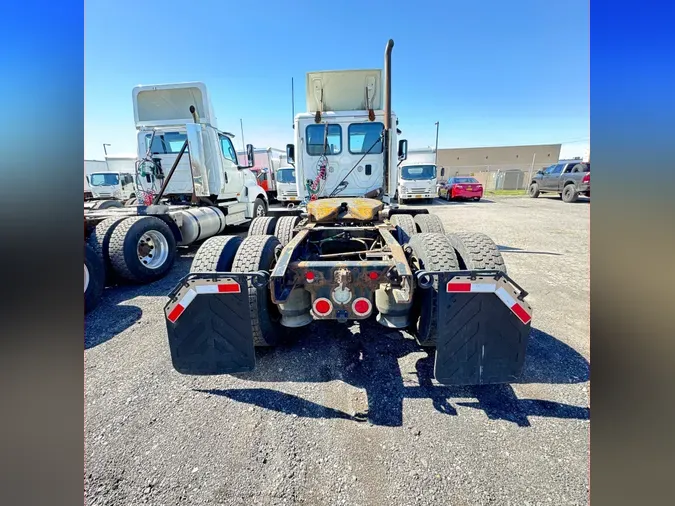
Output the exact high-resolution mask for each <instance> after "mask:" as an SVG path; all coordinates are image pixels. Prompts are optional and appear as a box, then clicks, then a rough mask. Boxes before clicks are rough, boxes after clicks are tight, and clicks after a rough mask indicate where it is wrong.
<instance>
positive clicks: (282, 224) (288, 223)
mask: <svg viewBox="0 0 675 506" xmlns="http://www.w3.org/2000/svg"><path fill="white" fill-rule="evenodd" d="M299 222H300V216H282V217H281V218H279V220H278V221H277V225H276V227H275V228H274V235H275V236H276V238H277V239H279V242H280V243H281V245H282V246H286V245H287V244H288V243H289V242H291V239H293V235H294V233H293V229H294V228H295V227H296V226H297V224H298V223H299Z"/></svg>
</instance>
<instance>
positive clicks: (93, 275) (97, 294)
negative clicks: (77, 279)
mask: <svg viewBox="0 0 675 506" xmlns="http://www.w3.org/2000/svg"><path fill="white" fill-rule="evenodd" d="M104 284H105V266H104V264H103V259H102V258H101V256H100V255H99V254H98V253H97V252H96V251H95V250H94V248H92V247H91V246H90V245H88V244H85V245H84V312H85V314H86V313H88V312H89V311H91V310H92V309H94V308H95V307H96V306H98V304H99V302H101V297H102V296H103V286H104Z"/></svg>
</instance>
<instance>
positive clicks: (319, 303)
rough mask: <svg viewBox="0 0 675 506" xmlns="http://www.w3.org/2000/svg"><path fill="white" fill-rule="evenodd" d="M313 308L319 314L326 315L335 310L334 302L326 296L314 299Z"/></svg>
mask: <svg viewBox="0 0 675 506" xmlns="http://www.w3.org/2000/svg"><path fill="white" fill-rule="evenodd" d="M313 308H314V312H315V313H316V314H318V315H319V316H326V315H327V314H329V313H330V312H332V311H333V303H332V302H331V301H330V300H328V299H326V298H324V297H320V298H318V299H316V300H315V301H314V305H313Z"/></svg>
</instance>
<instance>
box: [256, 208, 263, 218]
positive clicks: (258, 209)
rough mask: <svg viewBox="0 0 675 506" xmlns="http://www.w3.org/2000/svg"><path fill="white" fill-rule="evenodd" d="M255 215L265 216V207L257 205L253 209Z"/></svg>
mask: <svg viewBox="0 0 675 506" xmlns="http://www.w3.org/2000/svg"><path fill="white" fill-rule="evenodd" d="M255 215H256V216H257V217H259V218H260V217H262V216H265V208H264V207H263V206H258V208H257V209H256V210H255Z"/></svg>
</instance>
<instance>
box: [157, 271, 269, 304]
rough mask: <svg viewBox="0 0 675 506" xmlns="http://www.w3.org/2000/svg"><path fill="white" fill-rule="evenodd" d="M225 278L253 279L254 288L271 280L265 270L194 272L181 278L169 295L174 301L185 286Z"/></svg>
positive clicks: (213, 281)
mask: <svg viewBox="0 0 675 506" xmlns="http://www.w3.org/2000/svg"><path fill="white" fill-rule="evenodd" d="M223 278H231V279H234V280H235V281H237V282H239V281H240V280H241V281H245V280H246V279H250V280H251V284H252V285H253V287H254V288H264V287H265V286H267V284H268V283H269V281H270V275H269V273H267V272H265V271H257V272H192V273H190V274H188V275H187V276H184V277H183V278H181V280H180V281H179V282H178V284H177V285H176V286H175V287H174V288H173V290H171V291H170V292H169V294H168V295H167V296H168V298H169V302H170V303H171V302H174V301H175V300H176V298H177V297H178V294H179V293H180V291H181V290H182V289H183V288H188V287H190V286H191V285H193V284H195V283H196V282H212V283H218V282H219V281H221V280H222V279H223Z"/></svg>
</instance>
